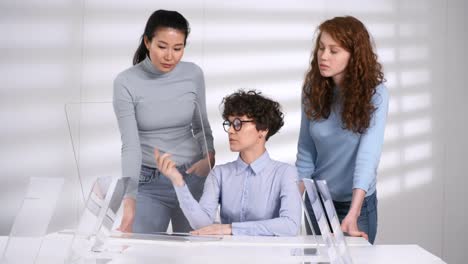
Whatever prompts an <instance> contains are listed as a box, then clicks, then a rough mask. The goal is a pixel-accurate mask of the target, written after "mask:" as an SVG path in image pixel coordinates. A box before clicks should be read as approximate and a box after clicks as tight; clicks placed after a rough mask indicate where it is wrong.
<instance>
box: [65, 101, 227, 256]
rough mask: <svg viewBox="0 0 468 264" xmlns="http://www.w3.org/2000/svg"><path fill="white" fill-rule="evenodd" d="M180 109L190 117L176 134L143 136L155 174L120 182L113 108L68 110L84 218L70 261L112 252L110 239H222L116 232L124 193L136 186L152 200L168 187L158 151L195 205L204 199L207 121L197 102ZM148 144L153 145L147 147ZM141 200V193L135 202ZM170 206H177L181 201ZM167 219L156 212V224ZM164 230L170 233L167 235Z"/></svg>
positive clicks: (208, 163) (157, 232)
mask: <svg viewBox="0 0 468 264" xmlns="http://www.w3.org/2000/svg"><path fill="white" fill-rule="evenodd" d="M180 108H181V109H182V110H183V111H185V112H190V116H191V118H190V119H189V120H186V122H185V123H184V124H183V125H181V127H179V128H178V129H176V130H174V131H171V127H169V128H167V129H168V130H164V129H162V130H161V131H157V133H154V134H151V135H149V134H148V133H146V132H145V131H140V132H139V137H140V143H141V151H142V153H143V155H142V156H143V160H142V164H143V165H145V166H146V167H148V168H150V169H152V170H153V172H152V173H149V174H146V175H143V174H144V173H140V175H135V177H131V178H130V177H125V178H122V177H121V175H122V166H121V153H122V151H121V149H122V141H121V135H120V131H119V126H118V122H117V118H116V116H115V113H114V109H113V105H112V103H111V102H95V103H91V102H90V103H71V104H67V105H65V113H66V118H67V124H68V128H69V131H70V139H71V142H72V148H73V154H74V158H75V161H76V170H77V174H78V187H79V189H80V193H81V196H82V199H81V200H82V201H83V202H82V205H83V206H82V207H81V210H80V211H81V212H82V213H81V214H80V220H79V224H78V225H77V228H76V232H75V237H74V239H73V243H72V246H71V248H72V250H71V251H70V254H69V256H70V258H69V260H70V261H73V262H76V261H78V260H80V259H81V260H82V259H83V258H82V257H83V256H84V255H85V254H86V253H87V252H88V253H89V252H92V251H103V250H104V251H105V250H107V249H109V247H108V246H107V245H106V243H107V242H108V238H112V239H113V240H114V241H116V240H122V239H123V240H125V239H127V240H128V241H131V240H161V239H167V240H170V241H175V240H180V241H213V240H219V239H221V238H220V237H217V236H203V237H195V236H190V235H189V234H188V233H186V232H188V231H189V230H187V231H186V232H179V233H177V232H172V231H171V229H172V227H171V225H170V224H169V225H168V226H169V230H167V229H164V230H152V231H148V232H143V233H141V234H131V233H121V232H119V231H116V229H117V228H118V227H119V226H120V222H121V217H122V207H123V206H121V205H122V199H123V198H124V197H125V195H127V194H128V192H127V191H126V190H128V189H129V188H130V187H131V186H132V185H133V186H135V185H138V186H139V188H143V189H145V190H148V189H149V190H150V195H151V194H157V193H158V191H159V190H158V187H159V186H160V182H161V181H163V180H164V181H165V182H166V183H169V181H168V179H167V178H166V176H164V175H162V174H161V173H159V172H158V170H157V168H156V167H157V166H156V162H155V157H154V150H155V149H158V150H159V151H160V154H161V155H163V154H164V153H168V154H170V155H171V156H170V157H171V159H172V160H173V161H174V162H175V164H176V167H177V169H178V170H179V172H180V173H181V174H182V175H183V179H184V181H185V183H186V184H187V187H188V188H189V191H190V193H191V194H192V195H193V197H194V198H195V199H197V200H198V199H199V198H200V197H201V195H202V192H203V190H204V188H205V187H204V183H205V179H206V177H207V175H208V173H209V172H210V170H211V166H212V164H211V160H210V159H209V155H208V153H209V151H208V142H207V139H206V136H205V130H206V129H208V128H206V127H205V126H206V120H203V117H202V116H203V115H202V111H201V110H200V109H199V107H198V104H197V103H196V102H193V103H192V104H189V105H180ZM145 137H147V138H145ZM148 142H150V143H151V145H148V144H147V143H148ZM142 170H143V169H142ZM142 176H143V177H142ZM146 176H148V177H146ZM114 181H117V182H114ZM122 185H123V186H124V187H122ZM210 186H211V185H210ZM166 187H167V189H165V190H163V191H170V189H171V188H172V185H167V186H166ZM166 187H165V188H166ZM208 188H211V187H208ZM88 193H89V195H88ZM172 193H173V190H172ZM164 194H166V193H163V195H164ZM85 196H86V197H87V198H85ZM138 197H139V196H138V194H137V199H138ZM84 201H86V202H84ZM137 202H138V201H137ZM171 202H173V203H176V202H177V200H174V201H171ZM106 208H108V209H106ZM119 208H120V209H119ZM137 210H138V208H137ZM140 210H148V211H150V210H151V209H148V208H146V209H145V208H143V209H140ZM163 214H164V212H156V214H154V215H153V216H154V218H153V219H152V220H154V221H155V222H156V221H157V220H158V219H157V218H159V217H165V216H164V215H163ZM171 221H172V220H171ZM166 227H167V226H166ZM166 231H170V232H169V233H166ZM174 231H176V230H174ZM184 236H185V237H184ZM181 238H183V239H181ZM123 244H125V243H123ZM127 244H128V243H127Z"/></svg>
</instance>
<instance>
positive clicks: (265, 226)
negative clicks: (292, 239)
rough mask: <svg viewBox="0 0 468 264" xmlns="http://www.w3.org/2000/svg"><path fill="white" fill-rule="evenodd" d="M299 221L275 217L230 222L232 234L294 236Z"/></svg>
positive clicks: (297, 230)
mask: <svg viewBox="0 0 468 264" xmlns="http://www.w3.org/2000/svg"><path fill="white" fill-rule="evenodd" d="M299 226H300V223H298V222H297V221H295V220H293V219H291V218H289V217H277V218H273V219H268V220H261V221H249V222H236V223H232V234H233V235H248V236H296V235H297V234H298V232H299Z"/></svg>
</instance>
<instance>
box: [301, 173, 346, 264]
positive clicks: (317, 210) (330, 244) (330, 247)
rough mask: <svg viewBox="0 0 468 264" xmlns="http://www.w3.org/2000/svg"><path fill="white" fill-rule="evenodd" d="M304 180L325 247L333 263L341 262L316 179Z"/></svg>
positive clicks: (307, 197)
mask: <svg viewBox="0 0 468 264" xmlns="http://www.w3.org/2000/svg"><path fill="white" fill-rule="evenodd" d="M303 182H304V187H305V189H306V194H307V196H306V199H309V200H310V204H311V205H312V210H313V211H314V215H315V218H316V221H317V223H318V226H319V228H320V233H321V234H322V240H323V242H324V244H325V248H326V250H327V253H328V257H329V259H330V262H331V263H340V262H339V258H338V254H337V251H336V247H335V242H334V240H333V239H332V235H331V233H330V228H329V226H328V222H327V218H326V215H325V212H324V210H323V207H322V203H321V202H320V197H319V194H318V192H317V188H316V186H315V183H314V180H311V179H303ZM304 208H305V205H304ZM305 213H306V216H307V218H308V221H309V225H310V226H312V223H311V221H310V216H309V214H308V212H307V210H305ZM311 229H312V232H313V230H314V229H313V228H311Z"/></svg>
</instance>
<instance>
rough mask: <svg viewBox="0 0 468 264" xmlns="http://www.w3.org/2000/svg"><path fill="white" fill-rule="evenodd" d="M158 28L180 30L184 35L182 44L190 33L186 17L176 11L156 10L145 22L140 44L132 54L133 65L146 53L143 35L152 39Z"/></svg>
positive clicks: (142, 58)
mask: <svg viewBox="0 0 468 264" xmlns="http://www.w3.org/2000/svg"><path fill="white" fill-rule="evenodd" d="M160 28H173V29H177V30H179V31H181V32H182V33H184V35H185V39H184V45H185V44H186V42H187V37H188V35H189V33H190V27H189V23H188V21H187V19H185V17H184V16H182V15H181V14H180V13H179V12H177V11H168V10H162V9H160V10H156V11H154V13H153V14H151V16H150V17H149V18H148V22H146V26H145V32H143V35H142V36H141V40H140V45H139V46H138V49H137V50H136V52H135V55H134V56H133V65H135V64H137V63H140V62H141V61H143V60H144V59H145V58H146V56H147V55H148V49H146V46H145V36H146V38H147V39H148V40H150V41H151V39H153V37H154V34H155V33H156V31H157V30H158V29H160Z"/></svg>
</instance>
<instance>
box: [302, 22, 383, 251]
mask: <svg viewBox="0 0 468 264" xmlns="http://www.w3.org/2000/svg"><path fill="white" fill-rule="evenodd" d="M318 33H319V34H318V37H317V40H316V43H315V49H314V51H313V55H312V59H311V63H310V68H309V70H308V72H307V74H306V77H305V81H304V84H303V93H302V109H303V111H302V120H301V129H300V134H299V143H298V153H297V161H296V167H297V168H298V172H299V177H300V178H314V179H317V180H326V181H327V183H328V186H329V188H330V192H331V195H332V198H333V200H334V205H335V207H336V210H337V213H338V216H339V219H340V221H341V229H342V230H343V231H344V232H346V233H348V234H349V235H351V236H362V237H365V238H367V239H369V241H370V242H371V243H373V242H374V239H375V236H376V232H377V197H376V188H375V187H376V173H377V167H378V164H379V159H380V154H381V151H382V145H383V138H384V130H385V123H386V118H387V111H388V100H389V99H388V97H389V95H388V91H387V88H386V87H385V86H384V85H383V82H384V74H383V72H382V67H381V65H380V63H379V62H378V61H377V55H376V54H375V52H374V51H373V49H372V42H371V38H370V35H369V33H368V31H367V29H366V27H365V26H364V25H363V24H362V22H361V21H359V20H358V19H356V18H354V17H351V16H347V17H335V18H333V19H330V20H327V21H325V22H323V23H322V24H321V25H320V26H319V27H318ZM301 187H302V190H303V185H302V186H301ZM306 205H307V207H308V211H309V214H311V215H313V212H312V210H311V208H310V203H307V201H306ZM314 226H316V225H315V224H314ZM314 229H315V230H316V231H318V228H314ZM308 231H309V232H310V230H308Z"/></svg>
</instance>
